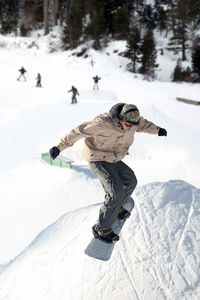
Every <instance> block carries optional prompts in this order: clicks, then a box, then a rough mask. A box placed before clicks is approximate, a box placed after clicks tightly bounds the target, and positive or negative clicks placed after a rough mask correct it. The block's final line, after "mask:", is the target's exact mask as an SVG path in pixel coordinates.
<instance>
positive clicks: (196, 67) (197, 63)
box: [192, 44, 200, 77]
mask: <svg viewBox="0 0 200 300" xmlns="http://www.w3.org/2000/svg"><path fill="white" fill-rule="evenodd" d="M192 72H193V73H197V74H198V75H199V77H200V44H197V45H196V46H195V47H194V49H193V52H192Z"/></svg>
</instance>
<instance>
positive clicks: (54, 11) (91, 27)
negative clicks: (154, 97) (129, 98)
mask: <svg viewBox="0 0 200 300" xmlns="http://www.w3.org/2000/svg"><path fill="white" fill-rule="evenodd" d="M56 25H57V26H60V27H61V28H62V37H61V39H62V49H63V50H67V49H75V48H76V47H77V46H79V45H81V44H84V43H85V42H86V41H92V47H93V48H94V49H96V50H99V49H101V48H102V47H104V46H105V45H106V44H107V43H108V41H110V40H126V42H127V46H126V51H125V52H124V53H123V54H122V55H124V56H126V57H127V58H129V59H130V64H129V70H130V71H131V72H134V73H135V72H139V73H141V74H143V75H145V76H147V77H152V78H154V76H155V70H156V69H157V68H158V64H157V62H156V57H157V49H156V41H155V37H154V32H155V31H157V32H159V33H160V34H162V35H163V36H164V37H166V38H168V40H169V42H168V46H167V50H169V51H172V52H173V53H174V54H180V59H179V60H178V61H177V65H176V67H175V70H174V73H173V78H172V80H173V81H191V82H199V80H200V36H199V34H198V33H199V32H200V0H174V1H170V0H155V1H152V2H151V3H150V4H147V1H144V0H44V1H42V0H36V1H31V0H1V1H0V33H1V34H3V35H8V34H15V35H20V36H22V37H24V36H28V35H29V34H30V32H31V31H32V30H36V29H43V30H44V31H43V32H44V35H47V34H48V33H49V32H50V31H51V30H52V28H53V27H54V26H56ZM188 49H189V50H190V53H191V57H187V50H188ZM162 50H163V49H161V51H162ZM187 59H189V60H191V62H192V64H191V68H190V67H188V68H187V69H184V68H183V67H182V63H181V62H182V61H185V60H187Z"/></svg>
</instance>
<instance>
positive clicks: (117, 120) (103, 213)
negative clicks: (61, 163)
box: [49, 103, 167, 243]
mask: <svg viewBox="0 0 200 300" xmlns="http://www.w3.org/2000/svg"><path fill="white" fill-rule="evenodd" d="M139 132H146V133H149V134H158V136H166V135H167V131H166V130H165V129H163V128H161V127H159V126H156V125H155V124H153V123H152V122H150V121H148V120H146V119H144V118H143V117H142V116H140V112H139V110H138V108H137V107H136V106H135V105H134V104H126V103H118V104H116V105H114V106H113V107H111V109H110V110H109V112H106V113H103V114H100V115H98V116H97V117H96V118H94V120H92V121H88V122H84V123H82V124H81V125H79V126H77V127H75V128H74V129H72V130H71V131H69V132H68V133H67V134H66V135H65V136H64V137H63V138H61V141H60V143H59V144H58V145H57V146H54V147H53V148H51V149H50V151H49V152H50V156H51V157H52V158H53V159H55V158H56V157H57V156H58V155H59V153H60V151H63V150H64V149H67V148H69V147H72V146H73V145H74V143H75V142H77V141H78V140H80V139H81V138H84V144H83V152H82V153H83V157H84V158H85V159H86V160H87V161H88V162H89V167H90V169H91V171H92V172H93V173H94V174H95V175H96V176H97V177H98V178H99V180H100V182H101V184H102V186H103V188H104V191H105V198H104V202H103V204H102V206H101V208H100V211H99V219H98V221H97V222H96V223H95V224H94V226H93V227H92V231H93V234H94V237H95V238H98V239H101V240H103V241H105V242H107V243H112V242H113V241H118V240H119V236H118V235H117V234H115V233H114V232H113V231H112V225H113V223H114V221H115V220H116V218H117V217H118V218H120V219H122V220H126V219H127V218H128V217H129V216H130V213H129V212H128V211H127V210H125V209H124V208H123V204H125V203H126V201H127V200H128V199H129V198H130V196H131V195H132V193H133V191H134V189H135V188H136V185H137V179H136V176H135V174H134V172H133V170H132V169H131V168H130V167H129V166H127V165H126V164H125V163H124V162H123V161H122V159H123V158H124V156H125V155H128V150H129V147H130V146H131V145H132V143H133V141H134V135H135V133H139Z"/></svg>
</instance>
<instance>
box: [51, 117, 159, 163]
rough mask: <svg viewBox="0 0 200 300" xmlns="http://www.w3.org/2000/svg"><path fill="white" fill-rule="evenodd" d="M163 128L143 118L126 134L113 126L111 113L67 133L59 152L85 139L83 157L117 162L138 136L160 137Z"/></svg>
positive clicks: (126, 131) (118, 125)
mask: <svg viewBox="0 0 200 300" xmlns="http://www.w3.org/2000/svg"><path fill="white" fill-rule="evenodd" d="M159 129H160V127H158V126H156V125H154V124H153V123H152V122H149V121H147V120H146V119H144V118H143V117H141V120H140V124H139V125H137V126H134V127H131V128H129V129H126V130H124V129H123V128H122V126H121V124H119V122H118V121H117V122H113V119H112V118H111V116H110V114H109V113H104V114H101V115H98V116H97V117H96V118H95V119H94V120H92V121H89V122H84V123H82V124H81V125H79V126H77V127H76V128H74V129H72V130H71V131H70V132H69V133H67V134H66V135H65V136H64V137H63V138H62V139H61V142H60V143H59V144H58V146H57V147H58V148H59V150H60V151H63V150H64V149H66V148H69V147H71V146H73V144H74V143H75V142H77V141H78V140H80V139H81V138H84V144H83V149H82V154H83V157H84V158H85V159H86V160H87V161H107V162H111V163H113V162H117V161H119V160H121V159H123V158H124V156H125V155H127V154H128V149H129V147H130V146H131V145H132V143H133V141H134V134H135V132H147V133H150V134H157V133H158V131H159Z"/></svg>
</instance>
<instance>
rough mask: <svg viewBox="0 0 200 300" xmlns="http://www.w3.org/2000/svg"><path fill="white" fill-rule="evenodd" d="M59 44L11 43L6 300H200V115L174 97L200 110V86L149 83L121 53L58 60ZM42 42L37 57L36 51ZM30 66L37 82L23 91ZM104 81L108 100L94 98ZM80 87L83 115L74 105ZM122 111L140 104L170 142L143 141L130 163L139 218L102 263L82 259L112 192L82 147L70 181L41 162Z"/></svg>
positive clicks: (5, 125) (4, 211)
mask: <svg viewBox="0 0 200 300" xmlns="http://www.w3.org/2000/svg"><path fill="white" fill-rule="evenodd" d="M56 34H57V35H58V32H55V35H56ZM51 35H52V34H50V35H49V36H47V37H43V36H41V37H40V38H38V35H36V34H35V36H33V37H32V38H29V39H26V38H25V39H23V38H18V37H1V41H2V43H4V45H5V47H4V48H2V49H1V56H0V66H1V70H2V72H1V83H2V84H1V100H0V141H1V151H0V194H1V200H0V201H1V210H0V240H1V245H0V270H2V272H1V273H0V299H9V300H13V299H16V300H18V299H20V300H23V299H24V300H25V299H36V298H38V299H48V300H49V299H70V300H71V299H75V300H76V299H77V300H79V299H84V300H85V299H86V300H90V299H103V300H107V299H115V300H116V299H117V300H118V299H122V298H123V299H131V300H132V299H145V300H146V299H150V300H151V299H152V300H154V299H188V300H190V299H195V300H196V299H198V293H199V292H200V291H199V281H200V274H199V272H200V271H199V270H200V263H199V259H200V258H199V251H198V250H199V246H200V245H199V223H200V217H199V212H200V208H199V200H200V199H199V198H200V190H199V188H200V183H199V170H200V154H199V138H198V137H199V134H200V118H199V110H200V107H199V106H192V105H187V104H184V103H181V102H178V101H177V100H176V97H185V98H189V99H194V100H199V94H200V87H199V85H190V84H173V83H171V82H159V81H154V82H146V81H143V80H142V78H141V76H139V75H137V76H135V75H134V74H131V73H129V72H127V71H126V63H127V61H126V60H125V59H124V58H122V57H119V56H118V55H117V54H116V53H114V52H115V50H116V49H117V50H118V52H121V51H122V49H124V43H121V42H115V43H111V44H110V45H109V46H108V48H107V49H105V50H103V51H102V52H100V53H97V52H95V51H94V50H88V54H89V56H88V58H87V59H83V58H79V57H76V56H74V55H71V54H72V52H61V51H57V52H53V53H49V48H51V47H52V45H54V47H55V48H56V47H57V46H58V45H59V40H58V39H57V38H55V36H54V37H51ZM33 41H36V42H37V44H38V45H39V46H38V47H35V46H34V47H32V48H30V47H29V46H30V45H31V44H32V42H33ZM50 44H51V45H50ZM49 45H50V46H49ZM57 48H58V47H57ZM79 50H80V49H79ZM79 50H77V51H79ZM91 58H92V59H93V60H94V61H95V64H94V67H92V65H91ZM159 60H160V62H161V66H162V70H161V71H160V73H162V76H163V78H167V77H168V75H169V74H168V73H169V72H168V68H169V65H167V66H166V68H165V64H166V63H167V62H169V61H170V63H173V61H171V60H169V57H167V55H166V56H165V57H164V58H163V59H162V57H161V56H160V57H159ZM160 62H159V63H160ZM22 66H24V67H25V69H27V71H28V72H27V82H22V81H21V82H18V81H16V79H17V77H18V75H19V74H18V70H19V69H20V68H21V67H22ZM38 72H40V73H41V75H42V85H43V88H41V89H40V88H36V87H35V85H36V79H35V78H36V75H37V73H38ZM97 74H98V75H99V76H101V77H102V79H101V81H100V90H99V91H93V90H92V87H93V81H92V77H93V76H95V75H97ZM72 85H75V86H76V87H77V88H78V90H79V93H80V96H79V97H78V104H77V105H71V104H70V101H71V94H70V93H68V91H69V90H70V89H71V86H72ZM121 101H124V102H127V103H134V104H136V105H138V107H139V109H140V111H141V114H142V115H143V116H144V117H146V118H147V119H149V120H151V121H153V122H154V123H155V124H157V125H159V126H161V127H164V128H166V129H167V131H168V136H167V137H158V136H152V135H147V134H143V133H140V134H137V135H136V137H135V142H134V145H133V146H132V147H131V149H130V154H129V156H127V157H126V158H125V159H124V161H125V162H126V163H127V164H128V165H129V166H130V167H131V168H133V170H134V171H135V173H136V175H137V178H138V187H137V189H136V191H135V193H134V195H133V196H134V198H135V201H136V207H135V210H134V211H133V214H132V217H131V219H130V220H129V221H128V222H127V224H126V226H125V227H124V229H123V232H122V234H121V240H120V242H119V243H118V244H116V247H115V250H114V252H113V256H112V258H111V260H110V261H109V262H106V263H102V262H99V261H96V260H93V259H90V258H88V257H86V256H85V255H84V254H83V250H84V248H85V246H86V244H87V243H88V241H89V240H90V238H91V226H92V225H93V223H94V222H95V221H96V218H97V217H98V210H99V207H100V204H101V203H102V201H103V190H102V187H101V185H100V183H99V181H98V180H97V178H96V177H94V176H93V174H92V173H91V172H90V170H89V168H88V165H87V163H86V162H85V161H84V160H83V158H82V156H81V147H82V141H79V142H77V143H76V144H75V145H74V146H73V147H72V148H70V149H68V150H66V151H64V152H63V154H64V155H65V156H66V157H68V158H70V159H72V160H73V161H74V163H73V168H72V170H69V169H60V168H58V167H51V166H49V165H47V164H46V163H44V162H43V161H41V153H43V152H47V151H48V150H49V149H50V148H51V147H52V146H54V145H56V144H57V143H58V142H59V140H60V138H61V137H62V136H63V135H64V134H65V133H67V132H68V131H69V130H70V129H71V128H73V127H74V126H76V125H78V124H80V123H81V122H83V121H86V120H91V119H92V118H94V117H95V116H96V115H97V114H99V113H101V112H105V111H108V110H109V109H110V107H111V106H112V105H114V104H115V103H117V102H121Z"/></svg>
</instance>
